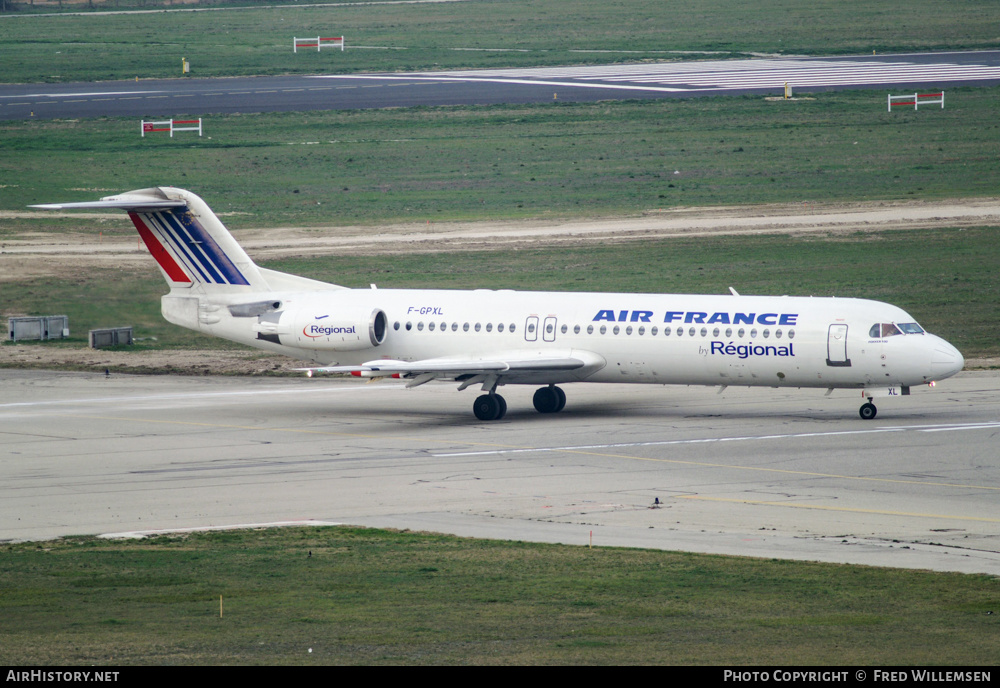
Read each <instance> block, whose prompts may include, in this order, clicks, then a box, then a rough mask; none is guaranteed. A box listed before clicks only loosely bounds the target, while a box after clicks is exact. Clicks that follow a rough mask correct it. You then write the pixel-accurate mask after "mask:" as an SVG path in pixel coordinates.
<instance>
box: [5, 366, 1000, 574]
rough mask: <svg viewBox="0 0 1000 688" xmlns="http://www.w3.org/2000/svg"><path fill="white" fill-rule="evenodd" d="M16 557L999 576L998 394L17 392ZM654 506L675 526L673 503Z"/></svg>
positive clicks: (991, 374) (18, 377)
mask: <svg viewBox="0 0 1000 688" xmlns="http://www.w3.org/2000/svg"><path fill="white" fill-rule="evenodd" d="M0 389H2V392H3V394H2V396H0V438H2V442H0V539H2V540H34V539H44V538H51V537H56V536H62V535H71V534H99V533H104V534H106V533H122V532H131V531H153V530H166V529H182V528H197V527H208V526H234V525H242V524H260V523H276V522H289V521H292V522H315V521H319V522H337V523H349V524H358V525H367V526H379V527H394V528H409V529H412V530H433V531H438V532H447V533H455V534H458V535H466V536H475V537H495V538H504V539H516V540H535V541H550V542H564V543H571V544H580V545H586V544H588V543H590V542H593V544H594V545H595V546H629V547H649V548H660V549H677V550H688V551H698V552H712V553H723V554H739V555H749V556H759V557H779V558H793V559H807V560H818V561H831V562H848V563H861V564H872V565H880V566H897V567H908V568H927V569H935V570H949V571H964V572H984V573H990V574H994V575H996V574H1000V535H998V531H1000V508H998V505H1000V450H998V447H1000V443H998V442H997V439H996V435H997V434H998V433H1000V372H995V371H985V372H967V373H962V374H960V375H959V376H957V377H956V378H953V379H951V380H946V381H944V382H942V383H941V384H939V385H938V386H937V387H936V388H933V389H930V388H921V389H914V390H913V394H912V395H911V396H909V397H905V398H897V399H882V400H880V401H879V404H878V406H879V416H878V418H877V419H876V420H874V421H869V422H865V421H861V420H860V419H859V418H858V415H857V408H858V406H859V405H860V403H861V399H860V398H858V397H857V396H856V394H855V393H851V392H846V391H838V392H834V393H833V395H831V396H829V397H827V396H824V394H823V391H822V390H777V389H753V390H752V389H735V388H730V389H727V390H726V391H725V392H724V393H722V394H719V393H717V390H715V389H705V388H695V387H691V388H689V387H659V386H626V385H586V384H584V385H575V386H574V385H567V386H566V388H565V389H566V392H567V396H568V398H569V402H568V404H567V406H566V409H565V410H564V411H563V412H562V413H559V414H556V415H541V414H538V413H536V412H535V411H534V410H533V409H532V407H531V394H532V392H533V388H531V387H524V388H521V387H505V388H503V389H502V390H501V392H502V393H503V394H504V396H505V397H506V398H507V401H508V405H509V411H508V413H507V416H506V418H505V419H504V420H503V421H501V422H494V423H482V422H479V421H477V420H476V419H475V417H474V416H473V415H472V410H471V405H472V400H473V398H474V396H475V393H474V392H473V391H466V392H464V393H457V392H456V391H455V388H454V386H452V385H443V384H442V385H434V384H431V385H425V386H423V387H421V388H419V389H414V390H404V389H401V388H400V387H399V386H398V384H397V383H395V382H382V383H376V384H364V383H361V382H358V381H355V380H334V379H311V380H310V379H305V378H302V379H299V378H294V379H290V378H232V377H167V376H163V377H143V376H126V375H111V376H108V377H106V376H104V375H98V374H89V373H62V372H39V371H13V370H4V371H0ZM657 499H658V500H659V502H660V504H659V506H657V505H655V503H654V502H655V501H656V500H657Z"/></svg>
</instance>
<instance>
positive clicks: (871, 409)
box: [858, 397, 878, 420]
mask: <svg viewBox="0 0 1000 688" xmlns="http://www.w3.org/2000/svg"><path fill="white" fill-rule="evenodd" d="M858 413H859V414H860V415H861V420H872V419H873V418H874V417H875V416H876V415H877V414H878V409H877V408H875V404H873V403H872V398H871V397H868V403H866V404H862V405H861V409H860V410H859V411H858Z"/></svg>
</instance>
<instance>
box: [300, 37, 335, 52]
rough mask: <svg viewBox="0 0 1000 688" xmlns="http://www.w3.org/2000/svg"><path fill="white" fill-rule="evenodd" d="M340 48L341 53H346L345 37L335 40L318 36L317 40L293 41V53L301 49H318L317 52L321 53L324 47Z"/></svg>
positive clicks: (301, 39) (303, 39) (302, 39)
mask: <svg viewBox="0 0 1000 688" xmlns="http://www.w3.org/2000/svg"><path fill="white" fill-rule="evenodd" d="M338 45H339V46H340V52H344V37H343V36H334V37H333V38H322V37H320V36H317V37H316V38H293V39H292V52H295V53H297V52H299V48H316V52H319V51H320V50H322V49H323V47H324V46H325V47H327V48H336V47H337V46H338Z"/></svg>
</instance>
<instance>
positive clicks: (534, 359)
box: [300, 350, 606, 389]
mask: <svg viewBox="0 0 1000 688" xmlns="http://www.w3.org/2000/svg"><path fill="white" fill-rule="evenodd" d="M605 363H606V362H605V360H604V358H603V357H601V356H599V355H597V354H595V353H593V352H590V351H579V350H574V351H565V352H545V353H544V354H543V353H538V354H531V353H527V352H523V351H519V352H512V353H511V354H509V355H503V354H501V355H498V356H490V357H489V358H456V357H442V358H428V359H425V360H422V361H397V360H392V359H382V360H376V361H368V362H367V363H362V364H361V365H354V366H351V365H345V366H321V367H316V368H301V369H300V370H307V371H308V372H309V373H310V374H312V373H347V374H351V375H356V376H359V377H370V378H378V377H397V378H400V379H404V380H408V382H407V385H406V386H407V387H417V386H419V385H422V384H424V383H426V382H430V381H431V380H436V379H451V380H458V381H460V382H461V383H462V385H461V387H459V389H465V388H466V387H468V386H470V385H473V384H477V383H479V382H483V383H484V385H485V384H486V383H493V382H496V381H498V380H499V381H502V382H517V383H532V384H534V383H537V384H546V383H548V382H549V381H550V380H552V381H557V382H563V381H572V380H582V379H584V378H586V377H587V376H589V375H590V374H591V373H593V372H595V371H597V370H600V369H601V368H603V367H604V365H605Z"/></svg>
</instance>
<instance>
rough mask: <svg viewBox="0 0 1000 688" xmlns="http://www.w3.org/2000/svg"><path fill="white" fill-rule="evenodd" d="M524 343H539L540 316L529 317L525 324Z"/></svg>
mask: <svg viewBox="0 0 1000 688" xmlns="http://www.w3.org/2000/svg"><path fill="white" fill-rule="evenodd" d="M524 341H526V342H536V341H538V316H537V315H529V316H528V319H527V320H526V321H525V323H524Z"/></svg>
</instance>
